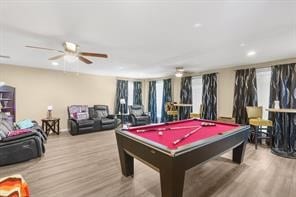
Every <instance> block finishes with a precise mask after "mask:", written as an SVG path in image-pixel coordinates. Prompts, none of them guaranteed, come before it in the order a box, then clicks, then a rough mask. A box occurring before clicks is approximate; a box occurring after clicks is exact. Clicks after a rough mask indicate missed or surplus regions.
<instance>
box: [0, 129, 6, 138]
mask: <svg viewBox="0 0 296 197" xmlns="http://www.w3.org/2000/svg"><path fill="white" fill-rule="evenodd" d="M4 138H6V134H5V133H4V132H3V131H2V130H0V141H1V140H2V139H4Z"/></svg>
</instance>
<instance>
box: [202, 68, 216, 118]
mask: <svg viewBox="0 0 296 197" xmlns="http://www.w3.org/2000/svg"><path fill="white" fill-rule="evenodd" d="M202 106H203V108H202V115H201V117H202V118H204V119H208V120H216V119H217V74H216V73H212V74H206V75H203V76H202Z"/></svg>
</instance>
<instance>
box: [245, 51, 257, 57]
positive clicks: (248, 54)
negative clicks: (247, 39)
mask: <svg viewBox="0 0 296 197" xmlns="http://www.w3.org/2000/svg"><path fill="white" fill-rule="evenodd" d="M254 55H256V51H249V52H248V53H247V56H248V57H251V56H254Z"/></svg>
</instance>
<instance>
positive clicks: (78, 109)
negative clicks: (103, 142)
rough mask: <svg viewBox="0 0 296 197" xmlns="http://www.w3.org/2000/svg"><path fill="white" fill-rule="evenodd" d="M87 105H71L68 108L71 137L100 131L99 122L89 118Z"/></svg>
mask: <svg viewBox="0 0 296 197" xmlns="http://www.w3.org/2000/svg"><path fill="white" fill-rule="evenodd" d="M90 110H92V109H90V108H89V107H88V106H87V105H71V106H69V107H68V127H69V131H70V133H71V135H77V134H82V133H88V132H93V131H98V130H100V127H101V126H100V123H99V121H98V120H95V119H93V118H92V117H90V116H89V111H90Z"/></svg>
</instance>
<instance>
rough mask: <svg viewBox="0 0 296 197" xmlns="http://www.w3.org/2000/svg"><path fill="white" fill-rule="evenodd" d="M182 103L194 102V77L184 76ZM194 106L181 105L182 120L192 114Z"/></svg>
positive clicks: (182, 80) (181, 93)
mask: <svg viewBox="0 0 296 197" xmlns="http://www.w3.org/2000/svg"><path fill="white" fill-rule="evenodd" d="M180 103H182V104H192V77H182V79H181V92H180ZM191 109H192V107H180V120H183V119H187V118H188V117H189V116H190V112H191Z"/></svg>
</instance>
